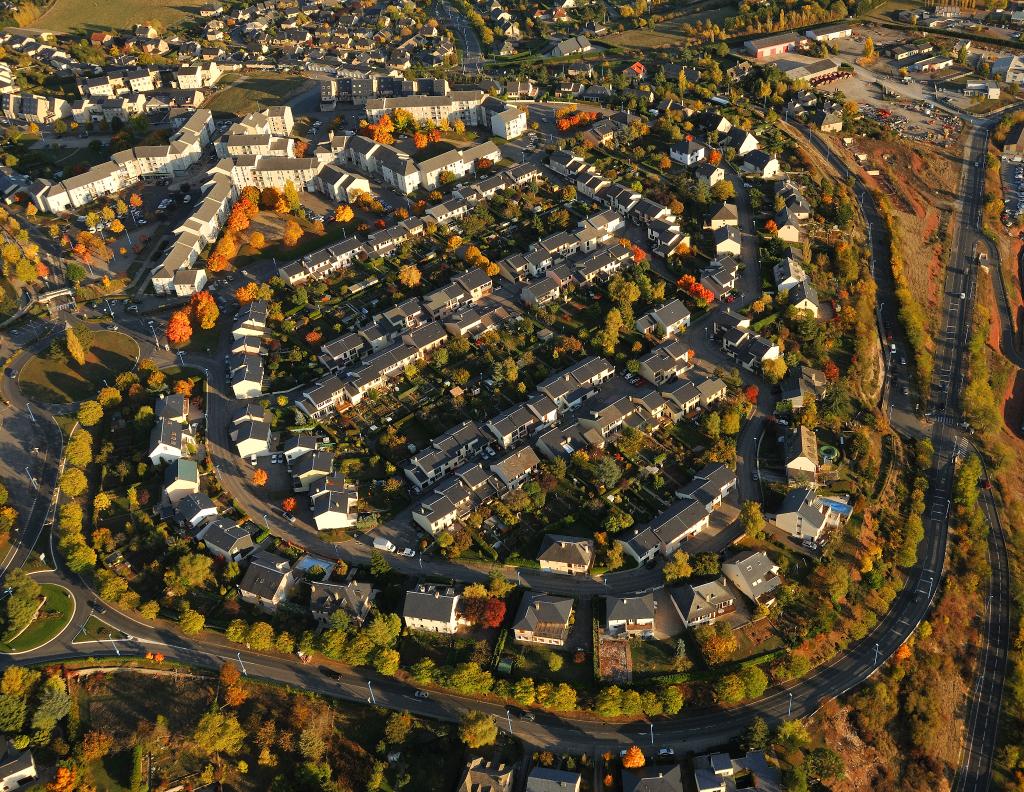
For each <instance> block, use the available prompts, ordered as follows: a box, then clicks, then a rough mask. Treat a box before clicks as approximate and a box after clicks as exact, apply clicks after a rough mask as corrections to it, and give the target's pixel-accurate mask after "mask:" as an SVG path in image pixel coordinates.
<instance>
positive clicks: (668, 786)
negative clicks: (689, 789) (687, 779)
mask: <svg viewBox="0 0 1024 792" xmlns="http://www.w3.org/2000/svg"><path fill="white" fill-rule="evenodd" d="M684 790H685V787H684V786H683V771H682V770H681V769H680V767H679V765H678V764H675V763H673V764H671V765H656V764H650V765H648V766H647V767H642V768H640V769H639V770H623V771H622V792H684Z"/></svg>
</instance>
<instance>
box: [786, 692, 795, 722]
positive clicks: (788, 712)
mask: <svg viewBox="0 0 1024 792" xmlns="http://www.w3.org/2000/svg"><path fill="white" fill-rule="evenodd" d="M786 717H787V718H792V717H793V694H792V693H790V694H789V710H788V711H787V712H786Z"/></svg>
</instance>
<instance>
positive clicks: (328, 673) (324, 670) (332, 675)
mask: <svg viewBox="0 0 1024 792" xmlns="http://www.w3.org/2000/svg"><path fill="white" fill-rule="evenodd" d="M320 673H321V674H323V675H324V676H325V677H327V678H328V679H341V674H339V673H338V672H337V671H335V670H334V669H333V668H328V667H327V666H320Z"/></svg>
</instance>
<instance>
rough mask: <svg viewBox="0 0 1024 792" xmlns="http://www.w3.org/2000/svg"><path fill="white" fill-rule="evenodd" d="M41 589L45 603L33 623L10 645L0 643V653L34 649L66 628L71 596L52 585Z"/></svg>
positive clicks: (69, 613)
mask: <svg viewBox="0 0 1024 792" xmlns="http://www.w3.org/2000/svg"><path fill="white" fill-rule="evenodd" d="M41 588H42V590H43V596H44V597H46V602H45V603H44V604H43V607H42V608H41V609H40V610H39V614H38V615H37V616H36V619H35V621H33V622H32V623H31V624H30V625H29V626H28V627H26V628H25V630H24V631H23V632H22V633H21V635H19V636H18V637H17V638H15V639H14V640H13V641H11V642H10V643H0V652H27V651H29V650H31V649H35V648H36V647H39V646H42V645H43V644H46V643H48V642H50V641H52V640H53V639H54V638H56V637H57V636H58V635H59V634H60V632H61V630H63V629H64V628H65V627H67V626H68V622H69V621H71V610H72V606H73V600H72V599H71V595H70V594H69V593H68V592H67V591H66V590H65V589H63V588H61V587H60V586H55V585H53V584H52V583H44V584H43V585H42V586H41ZM50 614H52V615H50Z"/></svg>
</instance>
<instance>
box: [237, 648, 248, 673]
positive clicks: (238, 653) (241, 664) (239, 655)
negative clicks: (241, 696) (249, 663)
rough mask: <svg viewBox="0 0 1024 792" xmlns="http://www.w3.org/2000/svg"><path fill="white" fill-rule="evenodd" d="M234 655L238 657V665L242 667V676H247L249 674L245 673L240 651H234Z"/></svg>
mask: <svg viewBox="0 0 1024 792" xmlns="http://www.w3.org/2000/svg"><path fill="white" fill-rule="evenodd" d="M235 657H237V658H238V665H239V667H240V668H241V669H242V676H249V674H248V673H246V670H245V663H243V662H242V653H241V652H235Z"/></svg>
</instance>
